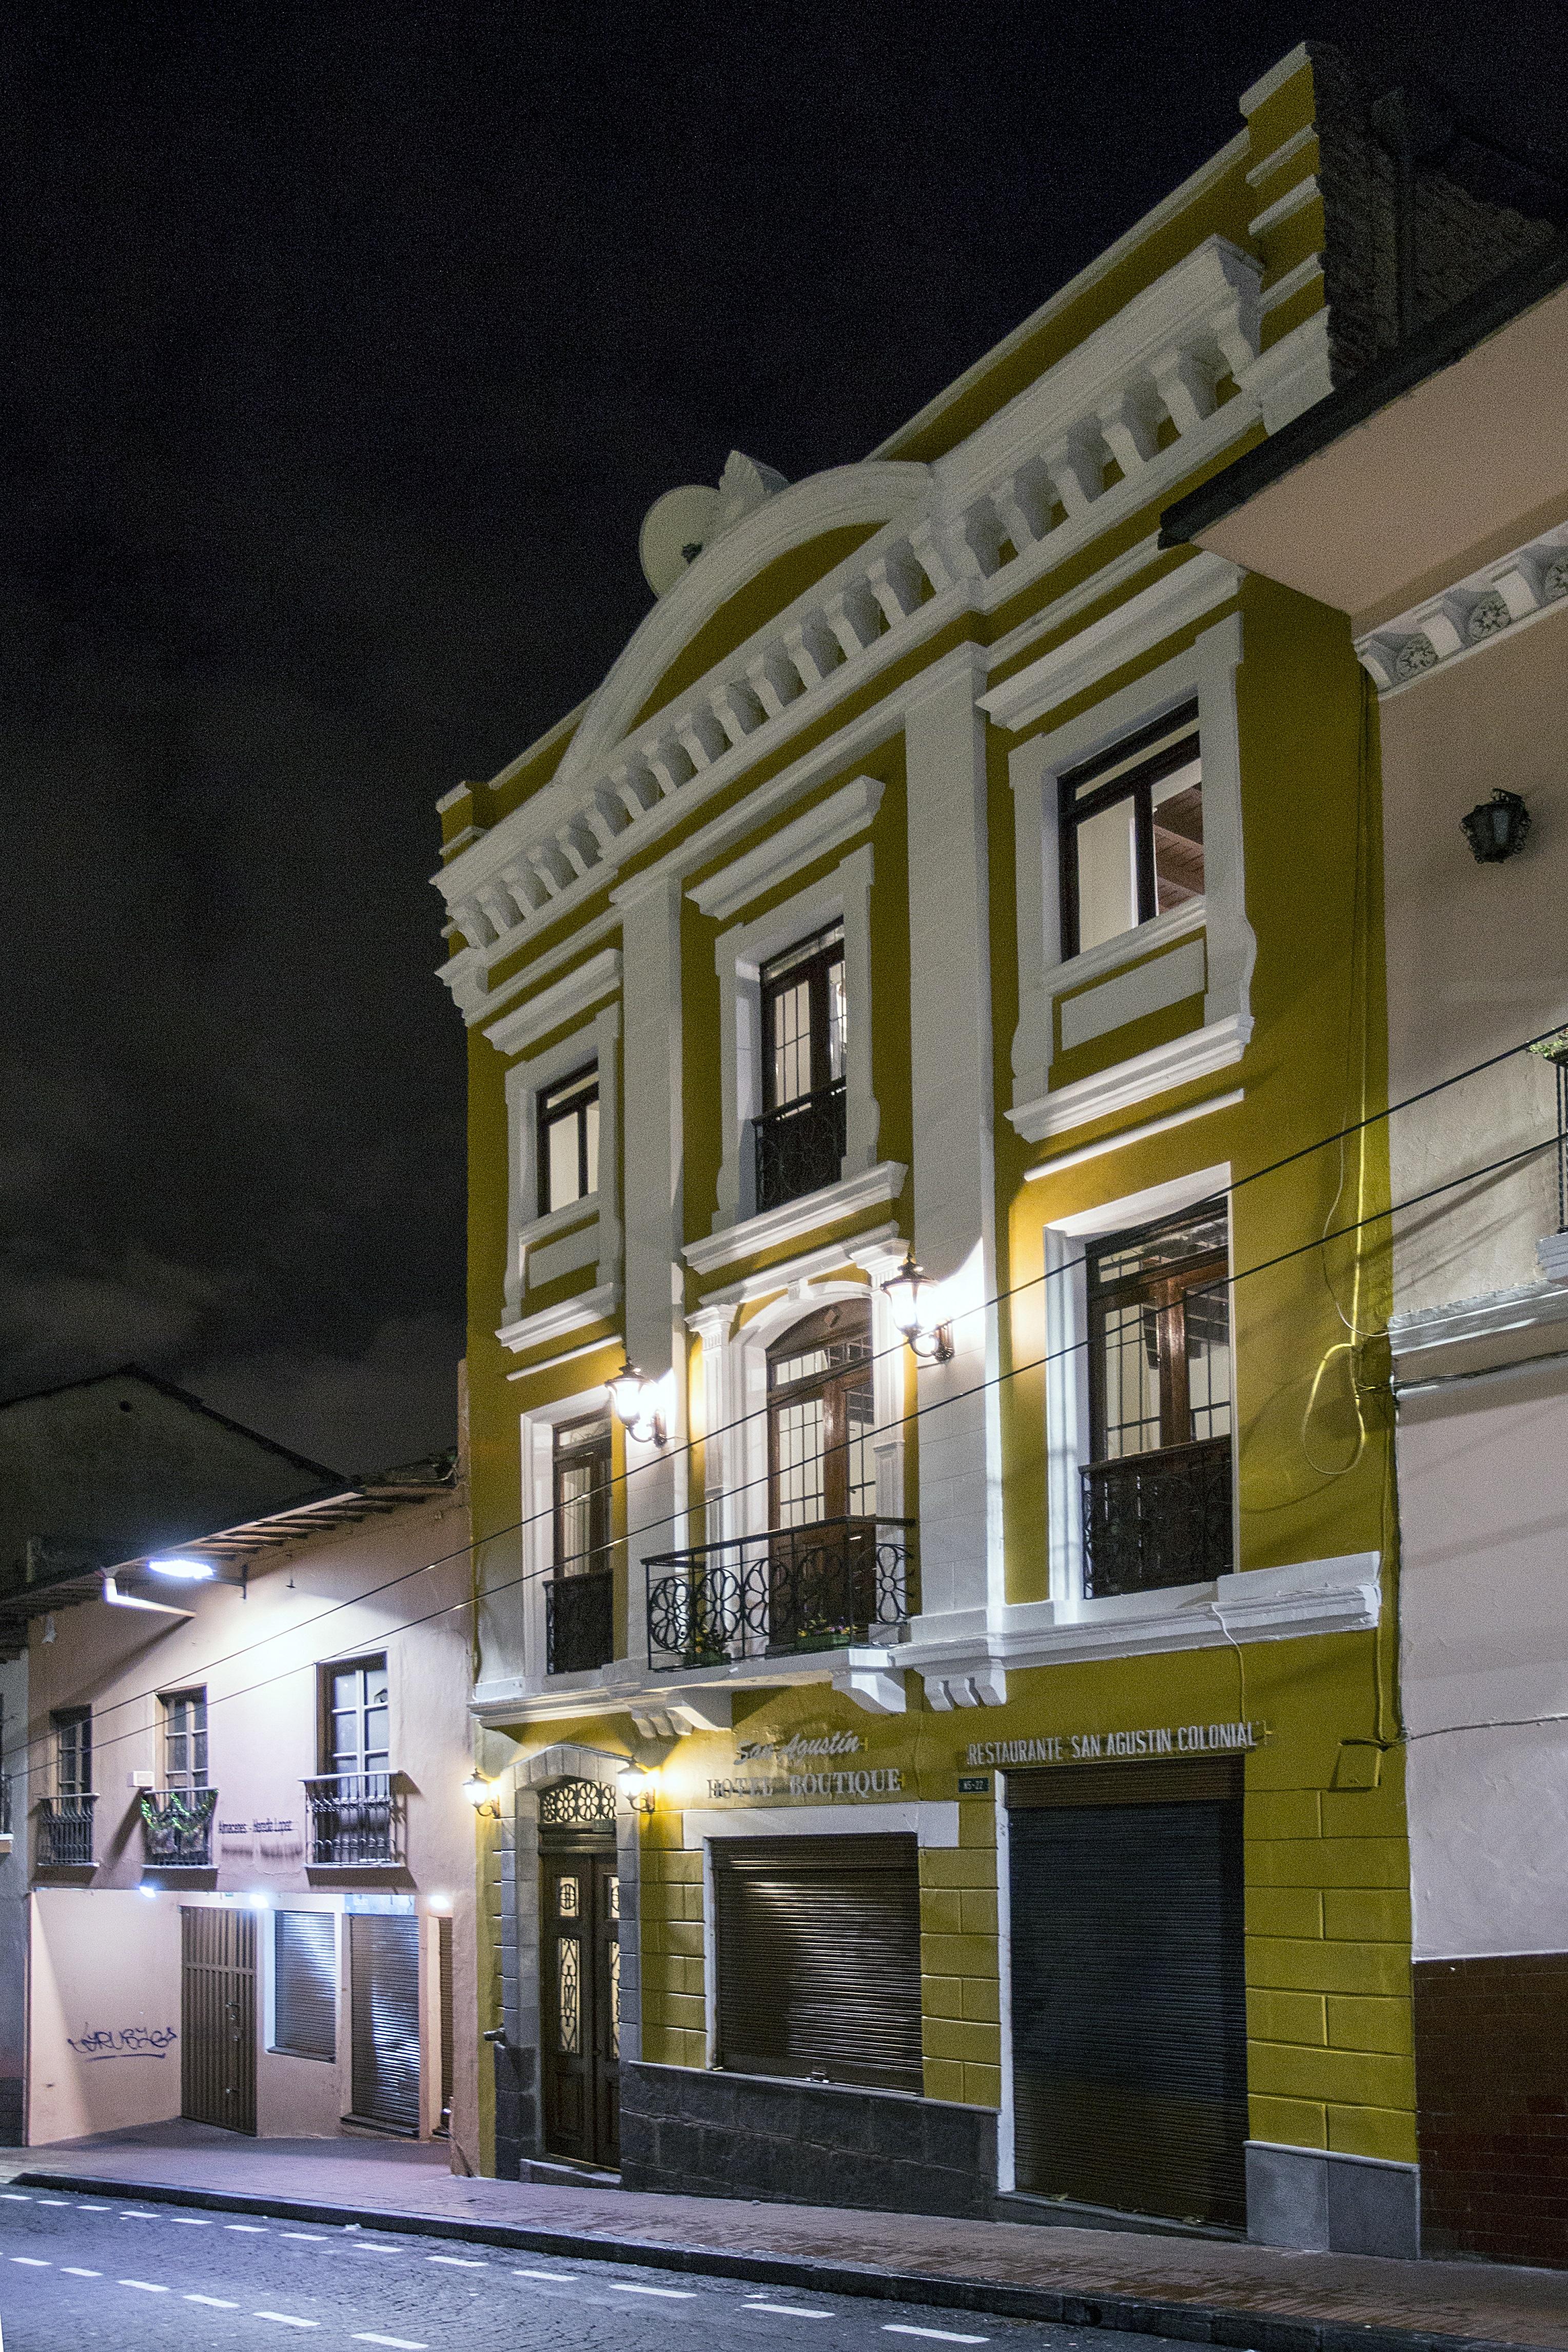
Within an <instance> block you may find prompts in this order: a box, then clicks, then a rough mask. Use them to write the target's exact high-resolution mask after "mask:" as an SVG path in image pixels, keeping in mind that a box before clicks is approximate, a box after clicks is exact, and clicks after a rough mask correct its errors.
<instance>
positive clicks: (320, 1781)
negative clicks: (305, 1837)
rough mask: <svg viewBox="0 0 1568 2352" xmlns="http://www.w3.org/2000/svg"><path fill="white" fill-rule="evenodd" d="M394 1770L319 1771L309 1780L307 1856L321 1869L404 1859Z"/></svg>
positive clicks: (400, 1807)
mask: <svg viewBox="0 0 1568 2352" xmlns="http://www.w3.org/2000/svg"><path fill="white" fill-rule="evenodd" d="M396 1778H397V1775H396V1774H395V1772H321V1773H319V1774H318V1775H317V1776H316V1778H315V1779H314V1780H307V1781H306V1783H305V1812H306V1817H307V1819H308V1821H309V1822H310V1840H309V1844H308V1848H307V1852H306V1860H307V1861H308V1862H309V1863H310V1864H313V1865H314V1866H316V1867H318V1868H327V1869H330V1868H331V1867H332V1866H333V1865H334V1864H336V1865H340V1866H344V1865H346V1866H348V1867H350V1868H353V1866H355V1865H356V1864H357V1865H358V1866H359V1867H360V1868H362V1869H363V1868H364V1867H365V1866H367V1865H371V1866H374V1865H375V1864H383V1865H385V1864H396V1863H401V1862H402V1860H403V1854H404V1835H403V1833H404V1801H403V1797H402V1794H401V1792H400V1791H399V1790H397V1788H396V1787H395V1785H394V1784H395V1780H396Z"/></svg>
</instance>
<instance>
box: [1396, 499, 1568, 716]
mask: <svg viewBox="0 0 1568 2352" xmlns="http://www.w3.org/2000/svg"><path fill="white" fill-rule="evenodd" d="M1553 612H1568V522H1560V523H1555V524H1554V525H1553V526H1552V529H1551V530H1543V531H1541V532H1540V533H1538V535H1537V536H1536V537H1535V538H1534V539H1531V540H1527V541H1525V543H1524V545H1523V546H1522V547H1516V548H1515V549H1514V550H1513V551H1512V552H1511V553H1510V554H1508V555H1500V556H1498V557H1497V558H1496V559H1495V560H1494V561H1493V562H1490V563H1484V564H1483V565H1482V566H1481V568H1480V570H1479V572H1467V573H1466V575H1465V577H1464V578H1463V579H1462V580H1456V581H1455V582H1454V583H1453V586H1452V587H1450V588H1445V589H1444V590H1443V591H1442V592H1441V593H1440V594H1438V595H1436V596H1428V597H1427V598H1426V602H1425V603H1424V604H1413V605H1412V606H1411V608H1410V610H1409V611H1408V612H1407V613H1401V614H1400V615H1399V616H1398V618H1397V619H1396V620H1393V621H1384V622H1382V623H1380V624H1379V625H1378V626H1377V627H1376V628H1375V629H1371V630H1369V631H1368V632H1367V634H1366V635H1364V636H1361V637H1358V638H1357V639H1356V648H1355V649H1356V652H1357V654H1358V655H1359V656H1360V658H1361V662H1362V667H1363V668H1364V669H1365V671H1366V672H1367V675H1368V676H1369V677H1371V679H1372V681H1373V685H1374V686H1375V687H1376V688H1377V691H1378V696H1379V698H1380V699H1384V700H1385V699H1386V698H1388V696H1390V695H1393V694H1401V693H1403V692H1404V690H1405V688H1406V687H1411V686H1418V685H1419V684H1420V683H1421V680H1422V679H1423V678H1424V677H1431V675H1432V673H1433V671H1434V670H1436V669H1448V668H1450V667H1452V666H1453V664H1454V663H1455V662H1457V661H1463V660H1465V659H1466V657H1467V656H1468V655H1470V654H1479V653H1484V652H1485V650H1486V648H1487V647H1488V646H1494V645H1498V644H1500V642H1501V640H1502V639H1503V638H1504V637H1511V636H1513V635H1516V634H1517V632H1518V631H1519V630H1520V629H1521V628H1522V627H1524V626H1526V625H1528V624H1529V623H1530V622H1531V621H1541V620H1544V619H1545V617H1546V615H1547V614H1548V613H1553Z"/></svg>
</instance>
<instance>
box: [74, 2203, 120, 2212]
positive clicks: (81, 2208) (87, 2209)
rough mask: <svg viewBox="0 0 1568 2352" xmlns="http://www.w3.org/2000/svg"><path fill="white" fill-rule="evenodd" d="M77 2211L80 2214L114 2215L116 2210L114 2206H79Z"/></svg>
mask: <svg viewBox="0 0 1568 2352" xmlns="http://www.w3.org/2000/svg"><path fill="white" fill-rule="evenodd" d="M76 2210H77V2211H78V2212H79V2213H112V2212H113V2210H114V2208H113V2206H112V2205H79V2206H78V2207H77V2209H76Z"/></svg>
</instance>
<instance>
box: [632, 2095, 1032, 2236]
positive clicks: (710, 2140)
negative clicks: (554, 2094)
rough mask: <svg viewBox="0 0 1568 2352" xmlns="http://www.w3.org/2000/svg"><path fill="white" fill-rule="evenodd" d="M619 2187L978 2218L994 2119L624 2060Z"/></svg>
mask: <svg viewBox="0 0 1568 2352" xmlns="http://www.w3.org/2000/svg"><path fill="white" fill-rule="evenodd" d="M621 2184H622V2186H623V2188H626V2189H667V2190H670V2189H673V2190H678V2191H683V2192H684V2193H685V2194H686V2195H688V2196H693V2197H754V2198H761V2199H763V2200H768V2201H770V2202H773V2203H790V2204H801V2205H851V2206H858V2207H863V2208H867V2209H868V2210H873V2211H876V2210H880V2211H882V2212H889V2213H944V2214H952V2215H960V2216H973V2217H976V2218H980V2219H986V2218H989V2216H990V2214H991V2212H992V2210H993V2207H994V2200H995V2194H996V2117H995V2115H994V2113H993V2111H992V2110H991V2109H990V2108H988V2107H963V2106H957V2105H949V2103H948V2102H947V2101H945V2100H942V2099H917V2098H910V2097H909V2096H907V2095H900V2094H899V2093H897V2092H891V2091H858V2090H854V2089H851V2088H849V2087H847V2086H841V2085H839V2084H830V2085H824V2084H816V2083H785V2082H775V2081H773V2080H772V2079H770V2078H764V2077H763V2076H760V2075H755V2074H720V2073H709V2072H707V2071H705V2070H704V2071H699V2069H697V2068H696V2067H686V2066H652V2065H635V2066H625V2067H623V2068H622V2070H621Z"/></svg>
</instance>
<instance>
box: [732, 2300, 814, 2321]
mask: <svg viewBox="0 0 1568 2352" xmlns="http://www.w3.org/2000/svg"><path fill="white" fill-rule="evenodd" d="M742 2309H743V2310H746V2311H776V2312H778V2313H780V2314H781V2315H783V2317H784V2318H785V2319H831V2318H832V2316H833V2314H832V2313H831V2312H830V2311H808V2310H807V2309H806V2307H805V2304H803V2303H751V2302H748V2303H746V2304H744V2305H742Z"/></svg>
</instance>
